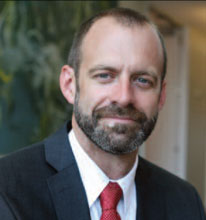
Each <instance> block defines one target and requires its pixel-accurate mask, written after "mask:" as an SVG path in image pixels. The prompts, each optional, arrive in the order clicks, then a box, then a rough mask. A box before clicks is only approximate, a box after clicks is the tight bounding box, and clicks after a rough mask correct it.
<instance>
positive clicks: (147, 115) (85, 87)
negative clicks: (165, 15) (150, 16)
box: [60, 9, 166, 154]
mask: <svg viewBox="0 0 206 220" xmlns="http://www.w3.org/2000/svg"><path fill="white" fill-rule="evenodd" d="M122 14H124V16H120V15H122ZM86 24H87V25H86V26H87V28H85V29H83V30H84V31H83V33H81V34H79V36H78V34H77V40H75V41H74V44H73V47H72V50H71V53H70V59H69V62H70V66H64V67H63V68H62V73H61V76H60V85H61V89H62V92H63V94H64V96H65V98H66V99H67V100H68V102H70V103H72V104H74V117H73V128H74V129H76V132H80V133H82V134H83V135H85V137H87V139H89V140H91V141H92V142H93V143H94V144H95V145H96V146H98V147H100V148H101V149H102V150H104V151H107V152H110V153H113V154H126V153H129V152H132V151H134V150H136V149H137V147H138V146H140V145H141V144H142V142H143V141H144V140H145V139H146V138H147V137H148V136H149V135H150V133H151V131H152V130H153V128H154V126H155V122H156V119H157V115H158V111H159V110H160V109H161V107H162V105H163V103H164V100H165V82H164V75H165V73H164V71H165V69H166V55H165V50H164V48H163V46H162V45H163V43H162V40H161V39H160V37H159V36H160V35H159V33H158V32H157V30H156V29H155V28H154V26H153V25H152V24H150V22H149V21H148V20H147V19H146V18H145V17H144V16H142V15H140V14H138V13H136V12H133V11H131V10H128V9H115V10H112V11H110V12H105V13H102V14H100V15H99V16H97V17H96V18H92V19H91V20H90V21H89V22H86ZM78 37H79V39H78ZM77 42H79V45H78V44H77ZM75 44H76V46H74V45H75ZM75 48H76V49H75ZM74 51H76V52H74ZM71 57H72V58H71ZM75 57H76V59H77V60H74V58H75ZM75 62H76V64H75Z"/></svg>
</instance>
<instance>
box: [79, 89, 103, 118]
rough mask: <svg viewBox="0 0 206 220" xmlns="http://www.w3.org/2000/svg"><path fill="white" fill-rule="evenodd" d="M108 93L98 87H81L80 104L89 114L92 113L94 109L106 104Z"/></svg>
mask: <svg viewBox="0 0 206 220" xmlns="http://www.w3.org/2000/svg"><path fill="white" fill-rule="evenodd" d="M106 97H107V96H106V94H105V92H103V91H101V90H100V89H97V88H93V87H92V88H91V87H89V86H88V87H87V88H85V87H84V88H83V87H82V88H81V87H80V94H79V106H80V107H81V109H82V110H83V111H84V113H86V114H87V115H91V114H92V112H93V110H94V109H97V108H101V107H103V106H105V105H106V104H107V103H106V100H107V98H106Z"/></svg>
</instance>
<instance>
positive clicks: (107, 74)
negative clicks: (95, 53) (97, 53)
mask: <svg viewBox="0 0 206 220" xmlns="http://www.w3.org/2000/svg"><path fill="white" fill-rule="evenodd" d="M97 77H99V78H102V79H108V78H111V75H110V74H109V73H100V74H98V75H97Z"/></svg>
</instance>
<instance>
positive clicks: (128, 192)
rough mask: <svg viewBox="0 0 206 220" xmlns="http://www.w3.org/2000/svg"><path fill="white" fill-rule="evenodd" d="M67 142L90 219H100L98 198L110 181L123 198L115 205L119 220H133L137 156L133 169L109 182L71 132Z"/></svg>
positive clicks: (135, 207) (134, 216)
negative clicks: (85, 197) (86, 201)
mask: <svg viewBox="0 0 206 220" xmlns="http://www.w3.org/2000/svg"><path fill="white" fill-rule="evenodd" d="M69 141H70V144H71V147H72V151H73V153H74V157H75V159H76V161H77V165H78V168H79V171H80V176H81V178H82V182H83V185H84V188H85V191H86V195H87V200H88V204H89V208H90V215H91V219H92V220H99V219H100V217H101V214H102V211H101V205H100V200H99V196H100V194H101V192H102V191H103V189H104V188H105V187H106V185H107V184H108V183H109V181H112V182H117V183H118V184H119V185H120V186H121V188H122V191H123V197H122V198H121V200H120V201H119V203H118V205H117V211H118V213H119V215H120V216H121V220H135V219H136V210H137V199H136V187H135V182H134V178H135V173H136V169H137V165H138V156H137V157H136V161H135V164H134V166H133V168H132V169H131V170H130V172H129V173H128V174H127V175H126V176H124V177H123V178H121V179H118V180H111V179H109V178H108V177H107V176H106V174H105V173H104V172H103V171H102V170H101V169H100V168H99V167H98V166H97V164H96V163H95V162H94V161H93V160H92V159H91V158H90V157H89V156H88V154H87V153H86V152H85V151H84V150H83V148H82V147H81V146H80V144H79V142H78V140H77V139H76V137H75V134H74V131H73V130H71V131H70V133H69Z"/></svg>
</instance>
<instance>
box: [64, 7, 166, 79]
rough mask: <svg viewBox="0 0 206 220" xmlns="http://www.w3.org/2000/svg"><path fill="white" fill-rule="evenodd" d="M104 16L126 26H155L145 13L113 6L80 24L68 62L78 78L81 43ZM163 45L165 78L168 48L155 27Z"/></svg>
mask: <svg viewBox="0 0 206 220" xmlns="http://www.w3.org/2000/svg"><path fill="white" fill-rule="evenodd" d="M103 17H113V18H114V19H116V20H117V22H119V23H120V24H122V25H125V26H133V25H136V24H137V25H145V24H150V25H152V26H153V24H152V22H151V21H150V20H149V19H148V18H147V17H146V16H144V15H143V14H141V13H139V12H137V11H134V10H131V9H128V8H113V9H109V10H106V11H103V12H100V13H99V14H97V15H95V16H93V17H91V18H90V19H88V20H87V21H85V22H84V23H82V25H81V26H80V28H79V30H78V31H77V32H76V34H75V36H74V40H73V43H72V46H71V49H70V52H69V57H68V64H69V65H70V66H71V67H72V68H73V69H74V71H75V74H76V78H77V79H78V74H79V67H80V63H81V45H82V41H83V39H84V37H85V36H86V34H87V33H88V31H89V30H90V28H91V26H92V25H93V24H94V23H95V22H96V21H97V20H99V19H101V18H103ZM155 30H156V32H157V34H158V36H159V39H160V42H161V45H162V51H163V68H162V73H161V79H162V81H163V79H164V78H165V74H166V67H167V54H166V49H165V45H164V41H163V38H162V36H161V34H160V32H159V30H158V29H157V28H155Z"/></svg>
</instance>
